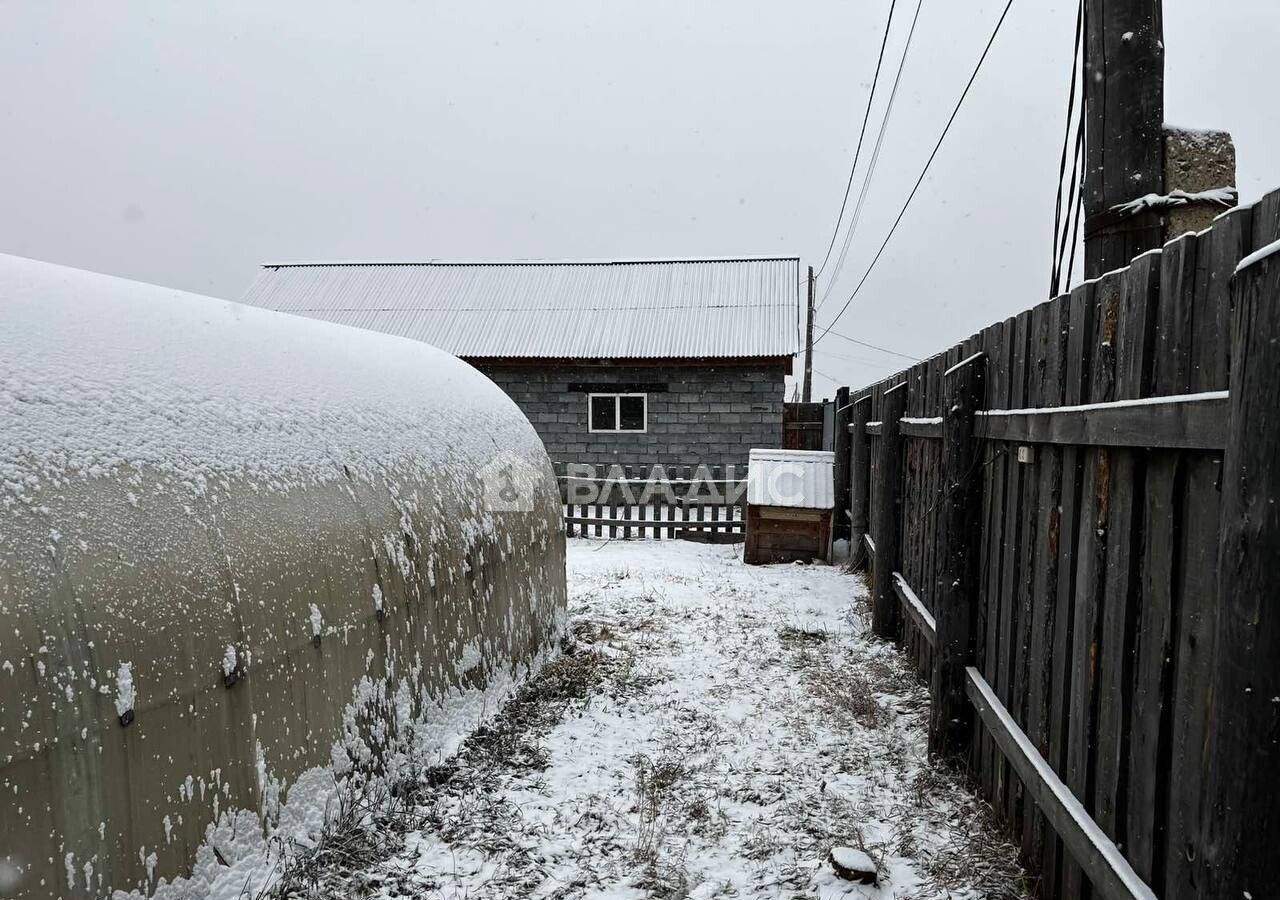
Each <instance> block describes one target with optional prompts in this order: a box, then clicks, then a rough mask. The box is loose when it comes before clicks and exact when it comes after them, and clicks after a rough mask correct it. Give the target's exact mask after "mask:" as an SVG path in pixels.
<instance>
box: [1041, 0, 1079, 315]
mask: <svg viewBox="0 0 1280 900" xmlns="http://www.w3.org/2000/svg"><path fill="white" fill-rule="evenodd" d="M1083 37H1084V0H1080V6H1079V8H1078V10H1077V11H1076V39H1075V43H1074V44H1072V54H1071V87H1070V89H1069V90H1068V92H1067V116H1066V122H1065V124H1064V125H1063V129H1062V157H1061V159H1060V160H1059V161H1058V191H1057V196H1056V197H1055V198H1054V200H1055V202H1054V209H1053V247H1052V258H1051V260H1050V262H1051V264H1052V265H1051V269H1050V272H1049V296H1050V297H1056V296H1057V295H1058V292H1059V291H1060V290H1061V288H1062V257H1063V251H1062V250H1061V249H1060V244H1062V243H1063V242H1064V241H1065V239H1066V238H1065V236H1064V235H1063V234H1062V231H1063V229H1065V228H1066V227H1067V226H1068V225H1069V224H1070V222H1071V204H1072V203H1074V200H1075V198H1074V189H1073V194H1071V195H1068V197H1067V203H1068V205H1067V220H1066V221H1065V222H1064V221H1063V220H1062V187H1063V184H1064V182H1065V181H1066V177H1067V148H1068V147H1070V146H1071V114H1072V112H1074V111H1075V105H1076V85H1077V84H1078V83H1079V74H1080V55H1081V46H1080V44H1081V40H1082V38H1083ZM1081 95H1082V96H1081V98H1080V100H1081V109H1080V120H1081V124H1082V125H1083V122H1084V97H1083V91H1082V92H1081ZM1077 162H1078V157H1077V156H1073V157H1072V172H1071V179H1072V182H1074V181H1075V178H1076V168H1075V167H1076V163H1077Z"/></svg>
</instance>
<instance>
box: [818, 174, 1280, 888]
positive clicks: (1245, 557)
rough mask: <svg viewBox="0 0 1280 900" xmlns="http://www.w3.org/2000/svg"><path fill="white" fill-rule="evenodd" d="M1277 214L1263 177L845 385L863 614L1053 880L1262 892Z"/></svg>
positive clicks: (1279, 456)
mask: <svg viewBox="0 0 1280 900" xmlns="http://www.w3.org/2000/svg"><path fill="white" fill-rule="evenodd" d="M1278 240H1280V192H1276V193H1273V194H1270V195H1268V196H1267V197H1265V198H1264V199H1263V200H1261V201H1259V202H1258V203H1257V204H1255V205H1254V206H1252V207H1248V208H1242V209H1238V210H1234V211H1232V212H1231V213H1229V214H1227V215H1225V216H1223V217H1220V218H1219V220H1217V222H1215V224H1214V227H1213V228H1211V229H1209V230H1207V231H1204V232H1201V233H1199V234H1188V235H1184V236H1182V237H1180V238H1178V239H1177V240H1174V241H1171V242H1170V243H1168V244H1167V245H1165V247H1164V248H1163V249H1162V250H1158V251H1154V252H1151V253H1147V254H1144V255H1143V256H1140V257H1138V258H1137V259H1135V260H1134V261H1133V262H1132V263H1131V265H1130V266H1129V267H1127V268H1125V269H1123V270H1120V271H1118V272H1112V273H1109V274H1107V275H1105V276H1103V277H1102V278H1100V279H1097V280H1095V281H1091V282H1087V283H1085V284H1083V285H1080V286H1079V287H1077V288H1075V289H1074V290H1072V291H1071V293H1070V294H1067V295H1064V296H1061V297H1057V298H1055V299H1053V300H1051V301H1049V302H1046V303H1042V304H1040V305H1039V306H1037V307H1035V308H1034V309H1031V310H1027V311H1025V312H1023V313H1020V314H1019V315H1017V316H1015V317H1012V318H1010V319H1007V320H1005V321H1003V322H998V323H996V324H994V325H992V326H990V327H989V328H987V329H985V330H983V331H982V332H980V333H978V334H975V335H973V336H971V337H970V338H969V339H967V340H965V341H964V342H962V343H960V344H958V345H956V346H954V347H952V348H950V349H948V350H947V351H946V352H944V353H941V354H938V355H937V356H935V357H933V358H931V359H929V360H927V361H925V362H922V363H920V364H918V365H916V366H914V367H912V368H911V369H908V370H906V371H904V372H902V373H899V374H897V375H895V376H893V377H891V378H889V379H886V380H885V381H883V382H881V383H879V384H876V385H873V386H871V387H870V388H868V389H865V390H863V391H858V392H855V393H854V394H853V395H852V399H851V401H850V402H849V403H848V408H849V417H848V422H847V423H845V424H842V425H841V431H842V432H844V433H846V434H847V435H848V459H849V466H850V471H849V477H848V479H847V484H848V492H849V493H848V521H849V522H850V525H851V527H852V531H853V538H854V546H855V547H856V548H857V549H858V552H859V555H860V556H861V557H862V558H864V559H865V560H867V562H868V564H869V567H870V575H871V577H870V582H871V594H872V624H873V628H874V629H875V630H876V631H877V632H878V633H879V634H881V635H884V636H886V637H892V638H894V639H896V640H898V641H899V642H900V643H901V645H902V647H903V650H904V652H905V653H907V654H908V655H909V656H910V658H911V659H912V660H913V661H914V663H915V664H916V666H917V667H918V669H919V671H920V673H921V674H922V675H923V676H925V677H927V678H929V680H930V682H931V689H932V693H933V696H934V705H933V710H932V713H931V734H930V749H931V751H933V752H935V753H941V754H947V755H953V756H956V755H958V756H959V757H960V758H962V759H963V760H964V761H965V763H966V764H967V765H968V767H969V769H970V771H971V772H972V774H973V776H974V777H975V780H976V782H977V783H978V785H979V787H980V789H981V791H982V793H983V794H984V795H985V796H986V797H987V799H988V800H989V801H990V802H991V804H992V806H993V807H994V808H995V809H996V811H997V813H998V814H999V815H1000V817H1001V818H1002V819H1003V820H1004V822H1005V825H1006V827H1007V829H1008V831H1009V832H1010V834H1011V835H1012V836H1013V837H1014V839H1015V840H1016V841H1017V842H1018V843H1019V845H1020V847H1021V850H1022V855H1023V858H1024V861H1025V862H1026V863H1027V864H1028V865H1029V867H1030V868H1032V869H1033V870H1035V871H1038V872H1039V873H1040V876H1041V889H1040V893H1041V894H1042V895H1043V896H1044V897H1046V898H1049V900H1056V898H1064V900H1065V898H1072V900H1074V898H1077V897H1080V896H1084V895H1086V894H1087V893H1088V891H1089V890H1090V886H1092V889H1093V891H1094V892H1095V893H1096V894H1097V895H1099V896H1102V897H1107V898H1150V897H1154V896H1160V897H1164V898H1171V900H1180V898H1209V897H1213V898H1218V897H1222V898H1226V897H1233V898H1238V897H1240V896H1243V895H1245V893H1246V892H1247V893H1248V894H1251V895H1252V896H1254V897H1261V896H1272V895H1277V894H1280V870H1276V869H1275V868H1274V867H1273V866H1270V865H1269V863H1268V860H1269V859H1273V858H1274V847H1275V846H1280V820H1278V819H1277V817H1275V816H1274V814H1273V813H1270V812H1268V811H1267V810H1266V809H1265V802H1264V800H1263V799H1262V798H1265V797H1267V796H1269V792H1270V788H1271V787H1272V786H1273V785H1274V784H1276V783H1280V745H1278V744H1277V743H1276V741H1275V740H1274V737H1275V729H1276V727H1277V725H1276V722H1277V721H1280V720H1278V719H1277V718H1276V717H1277V716H1280V712H1277V710H1276V708H1275V707H1276V705H1275V703H1274V701H1273V699H1272V698H1275V697H1277V696H1280V616H1278V615H1277V614H1276V613H1275V609H1274V599H1273V598H1274V597H1275V596H1276V595H1277V593H1280V564H1278V563H1277V559H1280V509H1278V508H1277V507H1278V506H1280V504H1277V503H1276V501H1275V498H1276V496H1277V495H1280V450H1277V448H1280V416H1277V414H1276V412H1275V410H1276V408H1277V407H1276V399H1275V396H1274V391H1275V386H1276V385H1277V384H1280V244H1274V243H1273V242H1276V241H1278ZM1256 251H1261V252H1256ZM1251 253H1252V254H1253V255H1252V256H1249V254H1251ZM1246 256H1248V259H1247V260H1245V263H1243V264H1242V262H1241V261H1242V260H1244V259H1245V257H1246ZM1238 266H1239V267H1240V268H1239V269H1237V267H1238ZM1233 301H1234V303H1233ZM1233 316H1234V321H1233ZM1220 561H1221V565H1220ZM1267 604H1271V605H1270V606H1268V605H1267ZM1263 697H1265V698H1266V699H1267V702H1268V703H1271V704H1272V705H1271V706H1270V707H1267V706H1266V703H1264V702H1263V701H1262V699H1261V698H1263ZM1267 848H1271V849H1270V850H1268V849H1267Z"/></svg>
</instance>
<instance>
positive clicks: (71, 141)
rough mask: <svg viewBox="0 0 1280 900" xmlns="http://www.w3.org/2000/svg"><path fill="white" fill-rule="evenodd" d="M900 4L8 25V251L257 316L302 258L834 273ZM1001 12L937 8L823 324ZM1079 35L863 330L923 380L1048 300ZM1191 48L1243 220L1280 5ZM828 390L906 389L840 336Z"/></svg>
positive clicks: (391, 9) (866, 316)
mask: <svg viewBox="0 0 1280 900" xmlns="http://www.w3.org/2000/svg"><path fill="white" fill-rule="evenodd" d="M888 5H889V4H888V0H855V2H850V0H820V2H819V0H813V2H785V3H784V2H778V0H774V2H768V3H765V2H742V0H733V2H730V0H699V2H696V3H690V2H687V0H684V2H668V0H643V2H641V0H636V2H609V3H586V2H558V0H557V2H550V0H545V2H541V3H532V2H529V0H523V2H501V3H499V2H493V3H486V2H470V3H457V2H452V3H443V2H439V3H425V2H424V3H392V2H379V3H359V4H356V3H321V2H316V0H305V2H304V0H298V2H282V0H276V2H272V3H269V4H267V3H257V2H253V3H250V2H218V3H216V4H214V3H208V4H196V3H193V2H184V3H172V2H156V3H146V2H138V0H130V2H128V3H119V2H115V3H98V4H90V3H75V4H72V3H67V2H58V3H49V2H30V3H28V2H16V0H0V202H2V204H3V205H2V206H0V251H2V252H8V253H16V254H20V255H23V256H30V257H35V258H38V259H44V260H49V261H53V262H59V263H64V264H67V265H73V266H78V267H82V268H87V269H95V270H99V271H103V272H109V273H112V274H117V275H123V276H127V277H130V278H137V279H141V280H145V281H151V282H156V283H159V284H166V285H172V286H175V287H180V288H185V289H187V290H193V291H199V292H202V293H207V294H212V295H215V296H219V297H226V298H231V299H237V298H239V297H240V296H241V295H242V294H243V292H244V290H245V289H246V287H247V286H248V284H249V283H250V281H251V280H252V279H253V276H254V271H255V267H256V266H257V265H258V264H259V263H261V262H264V261H270V260H280V259H336V258H340V259H396V260H409V259H425V258H466V259H498V258H547V257H553V258H579V257H586V258H611V257H655V256H684V257H687V256H705V255H746V254H756V253H767V254H787V255H799V256H800V257H801V258H802V264H809V263H812V264H814V265H815V266H816V265H817V264H818V263H820V262H821V261H822V256H823V254H824V252H825V250H826V247H827V242H828V240H829V237H830V229H831V226H832V224H833V221H834V218H835V215H836V211H837V209H838V206H839V202H840V196H841V193H842V191H843V189H844V183H845V179H846V177H847V172H848V165H849V161H850V158H851V155H852V149H853V145H854V142H855V141H856V138H857V133H858V126H859V124H860V122H861V117H862V109H863V104H864V103H865V101H866V96H867V92H868V90H869V88H870V82H871V75H872V71H873V69H874V65H875V53H876V50H877V49H878V42H879V39H880V34H881V29H882V27H883V21H884V16H885V13H886V11H887V9H888ZM914 6H915V4H914V3H913V2H911V0H901V2H899V3H898V27H897V28H896V29H895V38H894V40H893V42H892V43H891V45H890V51H889V60H890V62H887V63H886V66H887V67H889V66H891V65H894V64H896V62H895V61H896V54H897V53H898V52H900V48H901V44H902V38H903V37H904V36H905V31H906V25H907V22H908V19H909V15H910V13H911V12H912V11H913V9H914ZM1002 7H1003V2H998V0H964V2H961V0H924V7H923V11H922V13H921V16H920V23H919V26H918V29H917V32H916V35H915V38H914V41H913V43H912V46H911V52H910V55H909V56H908V59H907V63H906V69H905V72H904V75H903V81H902V87H901V89H900V94H899V97H898V102H897V104H896V107H895V109H894V112H893V116H892V118H891V119H890V123H889V128H888V132H887V134H886V137H885V144H884V151H883V155H882V158H881V161H880V165H879V168H878V170H877V172H876V175H875V178H874V179H873V181H872V183H871V187H870V190H869V194H868V199H867V204H866V209H865V212H864V214H863V216H862V219H861V222H860V224H859V227H858V231H857V233H856V234H855V236H854V240H853V244H852V249H851V251H850V254H849V258H848V260H847V263H846V265H845V267H844V270H843V272H842V273H841V276H840V278H839V279H838V280H837V281H836V283H835V284H834V286H833V287H832V289H831V293H830V298H829V300H828V301H827V304H826V305H825V306H823V308H822V309H821V311H820V312H819V316H818V320H819V324H820V325H826V324H828V323H829V320H830V317H831V315H833V314H834V312H835V310H836V309H838V308H839V306H840V305H841V304H842V303H843V301H844V299H845V298H846V297H847V296H848V294H849V292H850V291H851V290H852V288H853V285H854V283H856V281H857V280H858V278H859V277H860V276H861V274H862V272H863V271H864V269H865V267H866V265H867V264H868V262H869V261H870V258H871V256H872V254H873V253H874V251H875V248H876V247H877V246H878V245H879V243H880V241H881V240H882V239H883V236H884V234H885V232H886V231H887V229H888V227H889V225H890V223H891V222H892V219H893V217H894V215H896V213H897V210H898V208H899V207H900V205H901V203H902V201H903V199H904V198H905V195H906V192H907V191H908V190H909V188H910V185H911V183H912V182H913V181H914V179H915V177H916V176H917V174H918V173H919V170H920V167H921V166H922V165H923V163H924V160H925V158H926V157H927V156H928V152H929V150H930V149H931V148H932V146H933V143H934V141H935V140H936V137H937V135H938V133H939V131H940V130H941V127H942V125H943V123H944V121H945V119H946V116H947V114H948V113H949V112H950V108H951V106H952V105H953V104H954V102H955V100H956V98H957V96H958V94H959V91H960V89H961V88H962V86H963V83H964V79H966V78H967V77H968V74H969V71H970V69H971V68H972V66H973V64H974V62H975V61H976V59H977V56H978V53H979V52H980V51H981V48H982V45H983V43H984V42H985V40H986V38H987V36H988V34H989V32H990V29H991V27H992V25H993V24H994V22H995V20H996V18H997V17H998V14H999V12H1000V9H1001V8H1002ZM1074 14H1075V12H1074V4H1073V3H1071V2H1063V0H1049V2H1046V0H1017V2H1015V4H1014V7H1013V11H1012V12H1011V13H1010V17H1009V20H1008V21H1007V22H1006V23H1005V26H1004V30H1003V31H1002V32H1001V34H1000V37H999V39H998V41H997V44H996V46H995V48H994V49H993V51H992V54H991V56H990V58H989V59H988V62H987V65H986V66H985V67H984V69H983V72H982V74H981V76H980V78H979V80H978V82H977V84H976V85H975V87H974V90H973V94H972V95H971V97H970V99H969V102H968V104H967V105H966V107H965V109H964V110H963V112H962V113H961V118H960V120H959V121H958V122H957V124H956V126H955V127H954V128H953V130H952V132H951V134H950V135H949V137H948V138H947V143H946V144H945V145H944V147H943V150H942V153H941V154H940V156H939V157H938V159H937V161H936V162H935V164H934V167H933V169H932V173H931V176H930V178H929V180H928V181H927V182H926V184H925V186H924V187H923V188H922V190H921V193H920V195H919V196H918V197H917V199H916V201H915V204H914V205H913V207H912V210H911V211H910V212H909V213H908V214H907V218H906V219H905V220H904V221H903V224H902V226H901V228H900V229H899V231H898V233H897V235H896V236H895V238H894V240H893V242H892V243H891V244H890V246H889V249H888V251H886V253H885V256H884V258H883V259H882V260H881V261H880V264H879V265H878V266H877V268H876V270H875V272H874V273H873V275H872V276H871V278H870V279H869V280H868V282H867V285H866V287H865V288H864V290H863V292H862V293H861V294H860V295H859V297H858V299H857V301H856V303H855V304H854V305H853V306H852V307H851V308H850V310H849V311H848V312H847V313H846V314H845V316H844V317H843V318H842V319H841V320H840V322H839V324H837V325H836V326H835V327H836V329H837V330H838V331H840V332H842V333H844V334H847V335H851V336H853V337H857V338H860V339H863V340H867V341H871V342H873V343H876V344H881V345H883V346H885V347H889V348H892V349H895V350H899V351H902V352H904V353H908V354H911V355H916V356H925V355H928V354H929V353H931V352H933V351H935V350H937V349H940V348H942V347H943V346H945V345H947V344H949V343H952V342H954V341H955V340H957V339H959V338H962V337H964V336H966V335H968V334H970V333H972V332H973V331H975V330H977V329H978V328H980V327H982V326H984V325H986V324H987V323H988V322H991V321H994V320H996V319H999V318H1003V317H1004V316H1007V315H1009V314H1012V313H1014V312H1017V311H1019V310H1021V309H1024V308H1026V307H1028V306H1030V305H1032V304H1034V303H1036V302H1039V301H1040V300H1041V299H1043V294H1044V293H1045V291H1046V286H1047V281H1048V266H1049V249H1048V248H1049V241H1050V234H1051V228H1052V214H1053V189H1054V185H1055V182H1056V175H1057V164H1058V153H1059V146H1060V141H1061V139H1062V128H1063V113H1064V105H1065V98H1066V88H1067V80H1068V70H1069V65H1070V54H1071V41H1072V37H1073V34H1072V28H1073V24H1074ZM1165 44H1166V47H1167V57H1166V70H1167V72H1166V74H1167V83H1166V110H1167V112H1166V118H1167V119H1168V121H1170V122H1173V123H1176V124H1182V125H1193V126H1198V127H1218V128H1226V129H1228V130H1230V131H1231V132H1232V133H1233V134H1234V136H1235V140H1236V146H1237V151H1238V155H1239V177H1238V182H1239V186H1240V189H1241V194H1242V199H1243V200H1245V201H1246V202H1247V201H1249V200H1252V199H1256V198H1257V197H1258V196H1259V195H1260V194H1262V193H1263V192H1265V191H1266V190H1268V189H1271V188H1274V187H1277V186H1280V108H1278V107H1277V105H1276V102H1275V98H1274V96H1267V95H1266V94H1265V93H1264V85H1273V84H1274V83H1275V78H1276V74H1275V73H1276V68H1275V54H1276V48H1277V47H1280V6H1278V5H1277V4H1276V3H1275V0H1168V2H1166V4H1165ZM1271 93H1274V92H1273V91H1272V92H1271ZM877 119H878V114H877V115H876V116H873V123H874V122H875V121H877ZM855 189H856V184H855ZM825 292H826V286H825V285H824V286H823V287H822V288H821V289H820V296H821V295H822V294H823V293H825ZM815 361H816V362H815V368H816V369H817V370H818V371H819V373H821V374H820V375H819V376H818V377H817V378H816V379H815V393H816V394H818V395H822V394H828V393H830V391H831V389H832V385H833V384H834V383H836V382H839V383H849V384H852V385H854V386H857V385H861V384H865V383H867V382H868V381H871V380H873V379H874V378H875V377H877V376H878V375H880V374H883V373H887V372H889V371H892V370H895V369H897V368H899V367H900V365H901V362H902V361H901V360H898V359H895V358H894V357H890V356H886V355H884V354H881V353H878V352H876V351H872V350H867V349H864V348H860V347H857V346H855V345H853V344H850V343H848V342H846V341H844V340H840V339H838V338H835V337H828V338H827V339H826V340H824V341H823V342H822V343H821V344H820V345H819V348H818V351H817V353H816V355H815Z"/></svg>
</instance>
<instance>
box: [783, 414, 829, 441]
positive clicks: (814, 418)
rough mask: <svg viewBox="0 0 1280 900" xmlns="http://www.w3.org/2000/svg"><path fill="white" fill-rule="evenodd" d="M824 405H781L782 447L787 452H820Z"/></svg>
mask: <svg viewBox="0 0 1280 900" xmlns="http://www.w3.org/2000/svg"><path fill="white" fill-rule="evenodd" d="M825 409H826V404H825V403H821V402H819V403H784V404H782V446H783V448H784V449H787V450H821V449H822V443H823V422H824V415H825Z"/></svg>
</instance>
